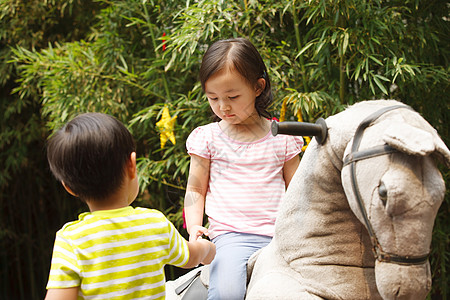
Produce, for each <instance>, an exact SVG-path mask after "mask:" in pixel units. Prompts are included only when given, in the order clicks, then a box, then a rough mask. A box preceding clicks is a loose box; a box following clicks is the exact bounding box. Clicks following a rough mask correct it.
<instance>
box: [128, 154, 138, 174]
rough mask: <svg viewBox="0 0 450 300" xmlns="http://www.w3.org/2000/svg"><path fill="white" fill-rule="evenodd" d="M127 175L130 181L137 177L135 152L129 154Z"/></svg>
mask: <svg viewBox="0 0 450 300" xmlns="http://www.w3.org/2000/svg"><path fill="white" fill-rule="evenodd" d="M127 174H128V176H129V177H130V179H134V178H135V177H136V176H137V170H136V152H131V154H130V158H129V160H128V163H127Z"/></svg>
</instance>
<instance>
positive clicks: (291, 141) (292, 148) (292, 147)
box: [285, 135, 303, 161]
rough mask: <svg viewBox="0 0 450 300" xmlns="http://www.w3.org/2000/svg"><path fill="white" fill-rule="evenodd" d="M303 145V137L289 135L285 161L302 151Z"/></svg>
mask: <svg viewBox="0 0 450 300" xmlns="http://www.w3.org/2000/svg"><path fill="white" fill-rule="evenodd" d="M302 147H303V137H301V136H291V135H287V136H286V157H285V161H288V160H290V159H292V158H293V157H294V156H296V155H298V154H299V153H300V152H302Z"/></svg>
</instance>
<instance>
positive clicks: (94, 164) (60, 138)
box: [47, 113, 136, 201]
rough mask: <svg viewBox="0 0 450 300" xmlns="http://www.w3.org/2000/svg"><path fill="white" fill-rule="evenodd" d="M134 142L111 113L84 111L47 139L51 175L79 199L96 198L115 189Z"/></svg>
mask: <svg viewBox="0 0 450 300" xmlns="http://www.w3.org/2000/svg"><path fill="white" fill-rule="evenodd" d="M135 148H136V146H135V143H134V140H133V137H132V135H131V133H130V132H129V131H128V129H127V128H126V127H125V126H124V125H123V124H122V123H121V122H119V121H118V120H117V119H115V118H113V117H112V116H109V115H106V114H101V113H85V114H81V115H79V116H77V117H75V118H74V119H73V120H72V121H70V122H69V123H67V124H66V125H65V126H64V127H62V128H61V129H60V130H58V131H57V132H56V133H55V134H54V135H53V136H52V137H51V138H50V139H49V141H48V143H47V159H48V162H49V164H50V170H51V171H52V173H53V175H54V176H55V177H56V179H58V180H59V181H61V182H64V184H65V185H66V186H67V187H69V188H70V189H71V190H72V191H73V192H74V193H75V194H76V195H77V196H78V197H79V198H80V199H81V200H90V201H97V200H98V201H100V200H104V199H106V198H107V197H108V196H110V195H112V194H113V193H115V192H117V190H118V189H119V188H120V186H121V184H122V183H123V180H124V178H125V177H124V176H125V166H126V164H127V162H128V161H129V159H130V154H131V153H132V152H135Z"/></svg>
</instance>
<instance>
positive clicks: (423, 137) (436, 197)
mask: <svg viewBox="0 0 450 300" xmlns="http://www.w3.org/2000/svg"><path fill="white" fill-rule="evenodd" d="M393 110H395V113H394V112H393ZM435 155H437V156H440V157H441V158H444V162H445V163H446V164H447V165H450V152H449V150H448V149H447V147H446V146H445V144H444V142H443V141H442V140H441V139H440V137H439V136H438V134H437V133H436V131H435V130H434V129H433V128H432V127H431V126H430V125H429V124H428V123H427V122H426V121H425V120H424V119H423V118H422V117H421V116H420V115H419V114H418V113H416V112H413V111H412V110H410V109H408V107H407V106H404V105H399V106H396V107H392V106H391V107H388V108H387V109H384V110H382V111H381V110H380V111H378V112H375V113H374V114H373V115H371V116H369V117H368V118H366V119H365V120H364V121H363V122H362V123H361V124H360V126H359V127H358V129H357V131H356V133H355V136H354V137H353V139H352V140H351V142H350V143H349V144H348V145H347V147H346V150H345V154H344V157H345V159H344V167H343V169H342V173H341V178H342V184H343V187H344V191H345V194H346V196H347V199H348V202H349V205H350V208H351V209H352V211H353V213H354V214H355V215H356V217H357V218H358V219H359V221H360V222H361V223H363V224H364V225H365V227H366V229H367V231H368V233H369V236H370V237H371V241H372V245H373V252H374V257H375V259H376V262H375V277H376V285H377V289H378V291H379V293H380V294H381V296H382V297H383V298H384V299H412V298H414V299H424V298H425V297H426V295H427V293H428V292H429V290H430V288H431V272H430V265H429V262H428V255H429V251H430V244H431V236H432V229H433V225H434V220H435V217H436V214H437V211H438V209H439V206H440V205H441V203H442V201H443V198H444V194H445V183H444V180H443V179H442V176H441V174H440V173H439V171H438V169H437V168H436V166H435V161H434V160H433V157H432V156H435Z"/></svg>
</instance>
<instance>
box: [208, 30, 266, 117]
mask: <svg viewBox="0 0 450 300" xmlns="http://www.w3.org/2000/svg"><path fill="white" fill-rule="evenodd" d="M227 67H228V68H233V69H234V70H236V71H237V72H239V74H241V75H242V77H243V78H245V79H246V80H247V81H248V83H249V84H251V85H255V84H257V81H258V79H259V78H264V79H265V81H266V86H265V88H264V90H263V91H262V93H261V94H260V95H259V96H258V97H256V100H255V108H256V111H257V112H258V114H259V115H260V116H262V117H266V118H269V119H270V118H271V115H270V113H269V112H268V111H267V108H268V107H269V105H270V104H271V103H272V100H273V96H272V89H271V86H270V79H269V76H268V75H267V68H266V65H265V64H264V61H263V60H262V58H261V55H260V54H259V52H258V50H256V48H255V46H253V44H252V43H251V42H250V41H248V40H247V39H244V38H236V39H227V40H220V41H217V42H215V43H213V44H212V45H211V46H210V47H209V48H208V50H207V51H206V53H205V55H204V56H203V59H202V64H201V66H200V83H201V84H202V88H203V91H204V90H205V84H206V81H207V80H208V79H209V78H210V77H211V76H213V75H214V74H215V73H217V72H219V71H221V70H223V69H225V68H227ZM216 120H220V118H218V117H217V118H216Z"/></svg>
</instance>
